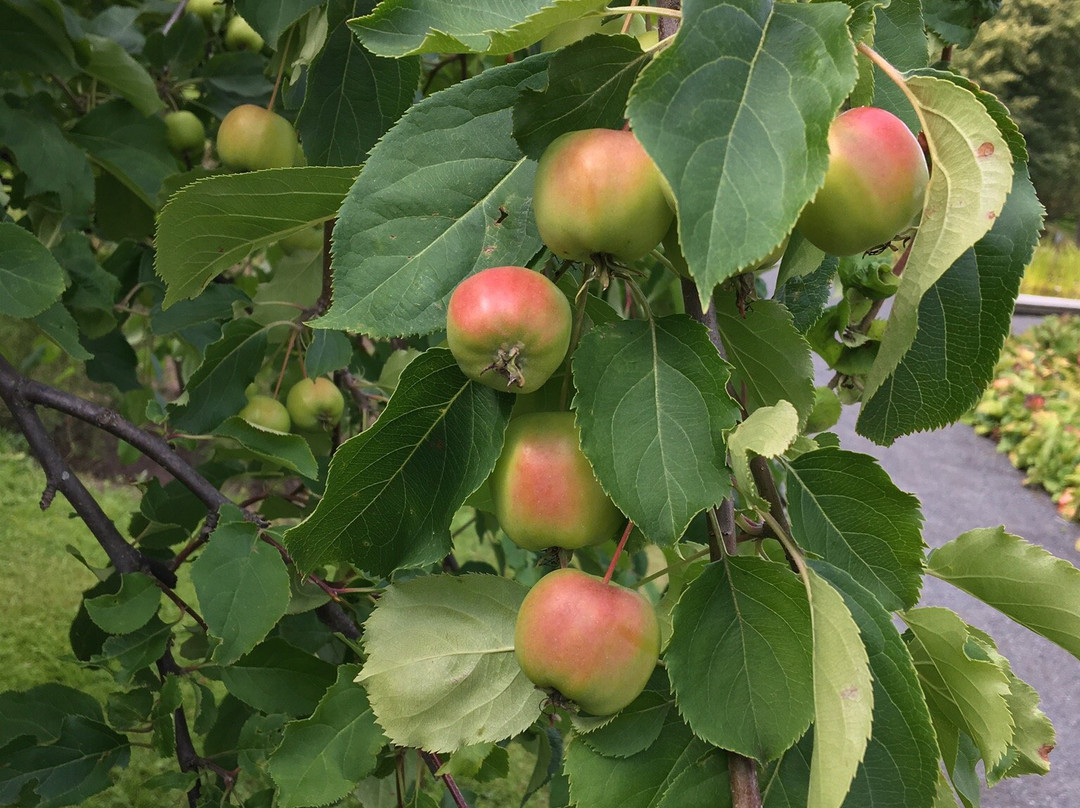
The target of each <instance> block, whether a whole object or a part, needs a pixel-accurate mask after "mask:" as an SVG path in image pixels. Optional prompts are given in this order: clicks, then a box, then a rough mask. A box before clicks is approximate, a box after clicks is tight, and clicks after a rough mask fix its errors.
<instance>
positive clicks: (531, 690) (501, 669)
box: [358, 359, 545, 752]
mask: <svg viewBox="0 0 1080 808" xmlns="http://www.w3.org/2000/svg"><path fill="white" fill-rule="evenodd" d="M417 361H418V362H419V361H421V360H419V359H418V360H417ZM383 417H385V416H383ZM527 591H528V590H527V589H526V588H525V587H524V586H522V585H521V584H519V583H517V582H515V581H511V580H508V579H506V578H500V577H498V576H494V575H476V574H473V575H462V576H451V575H432V576H428V577H424V578H417V579H415V580H412V581H407V582H405V583H400V584H394V585H393V586H391V587H390V588H389V589H387V590H386V591H385V592H384V593H383V594H382V596H381V597H380V598H379V601H378V604H377V605H376V607H375V611H374V612H372V615H371V617H369V618H368V620H367V622H366V623H365V624H364V649H365V650H366V651H367V654H368V658H367V662H366V663H365V664H364V669H363V671H361V673H360V676H359V677H358V681H360V682H362V683H363V684H364V686H365V687H366V688H367V691H368V696H369V697H370V699H371V706H372V708H374V710H375V715H376V717H377V718H378V721H379V724H380V726H382V728H383V731H384V732H385V733H386V735H387V737H388V738H390V740H391V741H392V742H393V743H396V744H398V745H400V746H418V747H420V748H422V749H427V750H428V751H431V752H447V751H452V750H455V749H459V748H461V747H462V746H468V745H469V744H476V743H485V742H488V741H501V740H503V739H504V738H508V737H510V736H513V735H517V734H518V733H520V732H523V731H524V730H525V729H526V727H528V726H529V725H530V724H532V722H533V721H535V720H536V718H537V716H538V715H539V714H540V703H541V702H542V701H543V699H544V698H545V695H544V694H543V693H542V692H541V691H539V690H537V689H536V688H535V687H533V684H532V682H530V681H529V680H528V678H527V677H526V676H525V674H524V673H523V672H522V671H521V668H520V667H519V666H518V663H517V659H516V658H515V657H514V625H515V623H516V622H517V611H518V607H519V606H520V605H521V601H522V600H523V599H524V598H525V594H526V592H527Z"/></svg>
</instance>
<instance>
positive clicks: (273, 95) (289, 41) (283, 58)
mask: <svg viewBox="0 0 1080 808" xmlns="http://www.w3.org/2000/svg"><path fill="white" fill-rule="evenodd" d="M294 31H295V29H293V28H290V29H289V38H288V39H286V40H285V47H284V48H282V49H281V64H279V65H278V72H277V79H276V80H275V81H274V89H273V90H272V91H271V92H270V101H269V103H268V104H267V105H266V108H267V109H268V110H270V111H271V112H273V111H274V101H276V100H277V94H278V90H279V89H281V77H282V76H284V75H285V63H286V62H287V61H288V59H287V58H286V57H288V55H289V45H291V44H292V38H293V33H294Z"/></svg>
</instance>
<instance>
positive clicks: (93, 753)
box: [0, 715, 131, 808]
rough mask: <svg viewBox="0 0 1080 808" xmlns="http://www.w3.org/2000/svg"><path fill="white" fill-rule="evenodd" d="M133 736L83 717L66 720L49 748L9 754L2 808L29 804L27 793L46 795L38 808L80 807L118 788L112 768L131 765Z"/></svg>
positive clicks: (1, 780)
mask: <svg viewBox="0 0 1080 808" xmlns="http://www.w3.org/2000/svg"><path fill="white" fill-rule="evenodd" d="M130 754H131V748H130V747H129V746H128V741H127V738H125V737H124V736H123V735H120V734H118V733H116V732H114V731H113V730H111V729H109V728H108V727H107V726H105V725H104V724H102V723H100V722H98V721H91V720H89V719H87V718H85V717H84V716H81V715H72V716H68V717H67V718H65V719H64V721H63V723H62V725H61V728H60V737H59V738H57V739H56V741H55V742H53V743H51V744H49V745H38V746H35V745H19V744H15V747H14V748H11V747H9V748H8V749H6V750H5V755H4V765H3V767H0V804H3V805H13V804H20V805H21V804H25V803H23V802H22V800H21V799H19V798H20V796H22V795H23V794H25V792H26V791H27V789H30V790H31V791H30V793H34V794H37V795H39V796H40V802H34V803H31V804H34V805H36V806H37V808H55V807H56V806H61V805H77V804H79V803H81V802H83V800H85V799H87V798H88V797H90V796H91V795H93V794H97V793H98V792H99V791H102V790H103V789H105V788H108V787H109V786H111V785H112V782H113V781H112V779H111V778H110V777H109V770H110V769H112V768H113V767H114V766H126V765H127V763H128V759H129V757H130Z"/></svg>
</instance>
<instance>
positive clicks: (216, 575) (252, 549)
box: [191, 517, 290, 665]
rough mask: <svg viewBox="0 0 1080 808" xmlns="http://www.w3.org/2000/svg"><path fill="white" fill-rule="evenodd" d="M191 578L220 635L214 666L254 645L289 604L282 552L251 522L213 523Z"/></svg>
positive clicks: (208, 619) (209, 621) (208, 618)
mask: <svg viewBox="0 0 1080 808" xmlns="http://www.w3.org/2000/svg"><path fill="white" fill-rule="evenodd" d="M223 518H226V517H223ZM191 582H192V583H193V584H194V585H195V593H196V594H197V595H198V597H199V605H200V606H201V607H202V614H203V619H205V620H206V623H207V625H208V626H210V634H211V636H213V637H217V638H218V639H220V640H221V644H220V645H218V646H217V648H215V649H214V655H213V661H214V662H216V663H218V664H219V665H229V664H231V663H233V662H235V661H236V660H237V659H239V658H240V657H241V656H243V655H244V654H246V653H247V652H248V651H250V650H251V649H252V648H254V647H255V646H256V645H257V644H258V643H259V642H260V641H262V640H263V639H264V638H265V637H266V635H267V634H268V633H269V632H270V629H272V628H273V627H274V626H275V625H276V624H277V621H278V620H280V619H281V616H282V615H284V614H285V609H286V608H288V606H289V598H290V588H289V573H288V571H287V570H286V569H285V562H284V561H282V559H281V553H279V552H278V551H277V550H276V549H275V548H273V547H271V546H270V545H269V544H267V543H266V542H264V541H262V540H261V539H260V538H259V528H258V527H256V526H255V525H253V524H251V523H250V522H243V521H225V522H223V523H221V524H219V525H218V526H217V528H216V529H215V530H214V532H213V533H212V534H211V535H210V542H209V544H207V546H206V548H205V549H204V550H203V551H202V552H201V553H200V554H199V557H198V558H197V559H196V560H195V563H194V564H193V565H192V566H191Z"/></svg>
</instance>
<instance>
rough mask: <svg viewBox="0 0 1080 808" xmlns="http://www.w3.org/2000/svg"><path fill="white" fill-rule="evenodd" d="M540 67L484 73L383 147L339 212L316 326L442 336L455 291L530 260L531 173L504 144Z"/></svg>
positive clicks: (412, 114)
mask: <svg viewBox="0 0 1080 808" xmlns="http://www.w3.org/2000/svg"><path fill="white" fill-rule="evenodd" d="M447 7H448V8H449V7H450V6H449V5H447ZM546 66H547V56H546V55H542V56H535V57H531V58H529V59H525V60H524V61H521V62H513V63H511V64H508V65H503V66H500V67H494V68H489V69H488V70H485V71H484V72H483V73H481V74H480V75H478V76H475V77H473V78H471V79H469V80H468V81H463V82H461V83H460V84H455V85H454V86H453V87H450V88H449V89H447V90H444V91H442V92H439V93H436V94H434V95H432V96H429V97H428V98H425V99H424V100H423V101H421V102H420V103H419V104H417V105H415V106H414V107H413V108H412V109H410V110H409V111H408V112H407V113H405V115H404V116H403V117H402V119H401V120H400V121H398V123H397V125H395V126H394V128H393V129H391V130H390V131H389V132H388V133H387V134H386V137H384V138H383V139H382V140H380V141H379V143H378V145H377V146H376V147H375V148H374V149H372V151H371V156H370V157H369V158H368V161H367V164H366V165H365V167H364V171H363V172H362V173H361V174H360V176H359V177H358V178H357V180H356V183H355V184H354V185H353V187H352V189H351V190H350V191H349V194H348V196H347V197H346V199H345V202H344V204H343V205H342V206H341V212H340V215H339V218H338V223H337V225H336V226H335V228H334V302H333V305H332V306H331V307H330V310H329V311H328V312H327V313H326V315H325V316H323V317H321V318H320V319H319V320H317V321H316V323H315V324H316V325H317V326H322V327H325V328H339V329H342V330H348V331H360V332H364V333H367V334H370V335H372V336H400V335H404V334H427V333H430V332H432V331H437V330H441V329H443V328H445V326H446V301H447V300H448V299H449V297H450V293H451V292H452V291H453V290H454V287H456V286H457V285H458V283H460V282H461V281H462V280H464V279H465V278H466V277H467V276H469V275H472V274H473V273H475V272H478V271H479V270H481V269H486V268H488V267H493V266H504V265H514V266H523V265H524V264H525V263H526V262H527V261H529V259H531V258H532V256H533V255H535V254H536V252H537V251H538V250H539V249H540V246H541V244H540V237H539V235H538V234H537V231H536V223H535V222H534V221H533V215H532V184H533V176H534V174H535V173H536V164H535V163H534V162H532V161H530V160H526V159H525V157H524V156H523V155H522V154H521V152H520V151H519V150H518V147H517V144H516V143H515V142H514V138H513V137H512V136H511V124H512V120H511V114H512V113H511V111H512V109H513V106H514V103H515V102H516V101H517V98H518V94H519V93H520V92H521V90H523V89H526V88H528V87H535V86H539V85H541V83H542V81H543V78H544V70H545V68H546Z"/></svg>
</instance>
